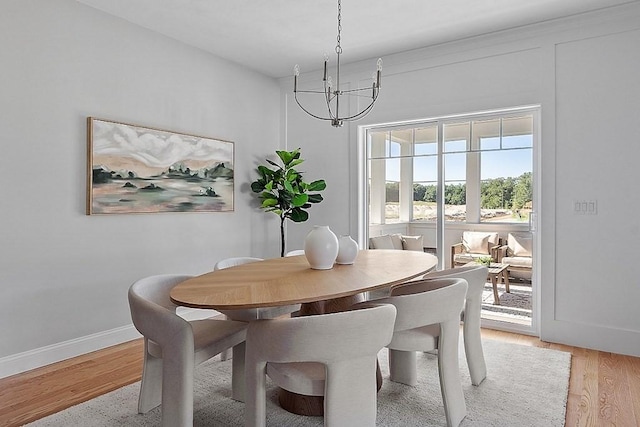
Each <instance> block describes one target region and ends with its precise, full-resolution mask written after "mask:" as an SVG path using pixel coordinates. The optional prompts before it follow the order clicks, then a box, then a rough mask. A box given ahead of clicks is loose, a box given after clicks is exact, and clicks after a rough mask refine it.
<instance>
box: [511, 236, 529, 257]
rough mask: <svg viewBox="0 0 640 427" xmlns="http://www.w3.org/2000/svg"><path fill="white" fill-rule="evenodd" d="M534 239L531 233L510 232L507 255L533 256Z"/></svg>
mask: <svg viewBox="0 0 640 427" xmlns="http://www.w3.org/2000/svg"><path fill="white" fill-rule="evenodd" d="M531 242H532V239H531V234H530V233H509V235H508V236H507V255H508V256H509V257H531V252H532V244H531Z"/></svg>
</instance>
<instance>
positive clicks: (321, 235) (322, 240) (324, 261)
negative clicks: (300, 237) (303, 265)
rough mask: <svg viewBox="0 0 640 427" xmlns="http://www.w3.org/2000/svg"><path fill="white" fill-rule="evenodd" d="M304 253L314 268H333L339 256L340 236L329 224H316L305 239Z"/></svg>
mask: <svg viewBox="0 0 640 427" xmlns="http://www.w3.org/2000/svg"><path fill="white" fill-rule="evenodd" d="M304 255H305V257H307V261H309V265H310V266H311V268H313V269H314V270H329V269H331V268H333V263H334V262H336V257H337V256H338V238H337V237H336V235H335V234H333V232H332V231H331V230H329V226H328V225H315V226H314V227H313V230H311V231H310V232H309V234H307V237H306V238H305V239H304Z"/></svg>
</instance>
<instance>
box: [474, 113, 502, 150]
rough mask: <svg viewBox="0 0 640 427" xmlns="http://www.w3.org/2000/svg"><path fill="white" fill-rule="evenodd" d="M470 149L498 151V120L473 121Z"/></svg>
mask: <svg viewBox="0 0 640 427" xmlns="http://www.w3.org/2000/svg"><path fill="white" fill-rule="evenodd" d="M471 129H472V136H471V149H472V150H473V151H477V150H499V149H500V119H499V118H498V119H491V120H474V121H473V122H472V125H471Z"/></svg>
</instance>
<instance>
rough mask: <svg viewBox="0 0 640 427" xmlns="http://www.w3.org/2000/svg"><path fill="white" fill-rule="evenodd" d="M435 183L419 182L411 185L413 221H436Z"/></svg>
mask: <svg viewBox="0 0 640 427" xmlns="http://www.w3.org/2000/svg"><path fill="white" fill-rule="evenodd" d="M436 184H437V183H436V182H435V181H433V182H419V183H414V184H413V220H414V221H436V220H437V219H438V215H437V213H438V211H437V207H436V200H437V199H436V190H437V188H438V187H437V185H436Z"/></svg>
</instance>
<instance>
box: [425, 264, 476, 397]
mask: <svg viewBox="0 0 640 427" xmlns="http://www.w3.org/2000/svg"><path fill="white" fill-rule="evenodd" d="M424 278H425V279H444V278H461V279H465V280H466V281H467V284H468V285H469V287H468V289H467V296H466V298H465V303H464V309H463V310H462V320H463V325H462V336H463V341H464V353H465V356H466V358H467V366H468V367H469V374H470V376H471V384H473V385H480V383H481V382H482V381H484V379H485V378H486V377H487V364H486V363H485V360H484V352H483V350H482V335H481V333H480V316H481V313H482V292H483V290H484V285H485V283H486V281H487V267H486V266H485V265H479V264H478V265H477V266H474V265H471V266H465V267H457V268H450V269H447V270H440V271H434V272H431V273H427V274H425V275H424ZM433 332H434V333H437V332H438V331H437V330H436V329H434V330H433Z"/></svg>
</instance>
